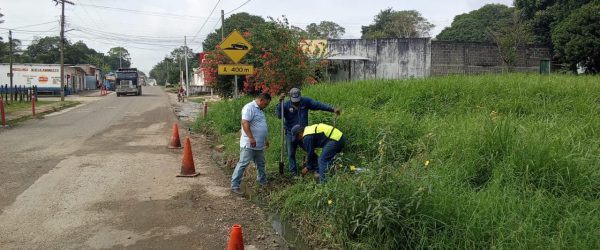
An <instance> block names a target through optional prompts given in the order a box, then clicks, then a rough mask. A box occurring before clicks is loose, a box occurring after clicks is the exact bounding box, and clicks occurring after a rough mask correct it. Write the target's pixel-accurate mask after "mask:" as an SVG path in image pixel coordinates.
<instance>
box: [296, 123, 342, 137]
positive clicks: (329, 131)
mask: <svg viewBox="0 0 600 250" xmlns="http://www.w3.org/2000/svg"><path fill="white" fill-rule="evenodd" d="M319 133H323V134H324V135H325V136H326V137H327V138H329V139H332V140H334V141H339V140H340V139H341V138H342V135H343V134H342V131H340V130H339V129H337V128H334V127H333V126H330V125H327V124H324V123H319V124H315V125H310V126H307V127H305V128H304V136H307V135H313V134H319Z"/></svg>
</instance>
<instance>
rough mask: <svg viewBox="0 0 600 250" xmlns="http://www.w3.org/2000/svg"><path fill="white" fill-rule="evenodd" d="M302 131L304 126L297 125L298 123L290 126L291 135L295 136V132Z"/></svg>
mask: <svg viewBox="0 0 600 250" xmlns="http://www.w3.org/2000/svg"><path fill="white" fill-rule="evenodd" d="M302 131H304V126H301V125H298V124H296V125H294V126H293V127H292V130H291V132H292V135H293V136H294V138H295V137H296V134H298V133H300V132H302Z"/></svg>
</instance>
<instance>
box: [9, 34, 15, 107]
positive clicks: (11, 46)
mask: <svg viewBox="0 0 600 250" xmlns="http://www.w3.org/2000/svg"><path fill="white" fill-rule="evenodd" d="M8 47H9V48H10V49H9V51H10V57H9V58H10V59H9V60H10V73H9V74H10V89H12V88H13V41H12V30H8ZM10 100H11V101H14V100H13V95H10Z"/></svg>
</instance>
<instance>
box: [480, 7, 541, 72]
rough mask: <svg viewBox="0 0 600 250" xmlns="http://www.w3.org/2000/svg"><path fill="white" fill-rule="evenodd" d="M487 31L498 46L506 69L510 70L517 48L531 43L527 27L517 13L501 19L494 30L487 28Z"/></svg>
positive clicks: (513, 64) (515, 57)
mask: <svg viewBox="0 0 600 250" xmlns="http://www.w3.org/2000/svg"><path fill="white" fill-rule="evenodd" d="M488 32H489V34H490V36H491V37H492V39H493V41H494V42H495V43H496V46H498V50H499V52H500V58H501V59H502V61H503V62H504V65H505V66H506V68H507V70H508V71H512V70H513V67H514V66H515V63H516V59H517V53H518V51H519V49H520V48H523V47H524V46H525V45H527V44H529V43H531V40H532V36H531V31H530V30H529V27H528V26H527V25H525V24H524V23H523V22H522V21H521V20H520V19H519V17H518V13H515V14H513V15H512V18H511V19H509V20H503V23H499V25H498V27H497V28H496V29H495V30H492V29H489V30H488Z"/></svg>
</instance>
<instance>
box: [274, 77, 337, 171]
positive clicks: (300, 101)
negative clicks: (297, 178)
mask: <svg viewBox="0 0 600 250" xmlns="http://www.w3.org/2000/svg"><path fill="white" fill-rule="evenodd" d="M284 99H285V93H283V94H281V95H280V96H279V104H277V106H275V113H276V114H277V117H278V118H279V119H281V112H282V110H281V104H282V103H283V117H284V118H285V120H284V127H285V135H286V136H285V138H286V139H285V141H286V147H287V154H288V164H289V166H288V168H289V170H290V172H291V173H292V175H298V168H297V164H296V148H297V147H298V145H300V144H298V142H295V141H294V136H293V135H292V133H291V130H292V127H294V125H300V126H302V127H305V126H308V111H309V110H323V111H329V112H333V113H335V114H336V115H340V110H339V109H337V108H333V107H331V106H329V105H327V104H324V103H320V102H318V101H315V100H313V99H311V98H308V97H305V96H302V95H301V93H300V89H298V88H293V89H291V90H290V100H289V101H287V102H283V100H284Z"/></svg>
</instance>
